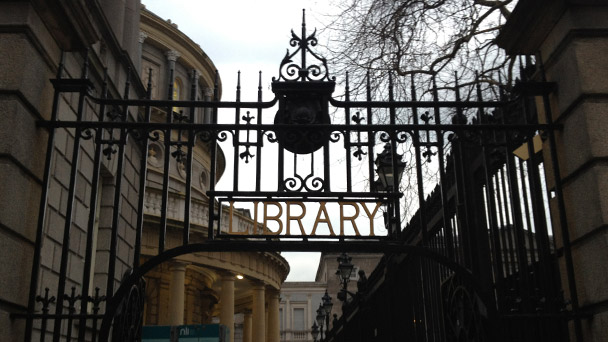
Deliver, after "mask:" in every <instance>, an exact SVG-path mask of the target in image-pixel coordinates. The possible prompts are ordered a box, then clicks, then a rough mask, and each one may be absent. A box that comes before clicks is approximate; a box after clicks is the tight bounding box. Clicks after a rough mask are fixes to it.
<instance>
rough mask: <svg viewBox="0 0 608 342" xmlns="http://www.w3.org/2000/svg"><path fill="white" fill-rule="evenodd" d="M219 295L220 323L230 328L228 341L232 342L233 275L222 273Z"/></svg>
mask: <svg viewBox="0 0 608 342" xmlns="http://www.w3.org/2000/svg"><path fill="white" fill-rule="evenodd" d="M220 296H221V297H220V324H223V325H225V326H227V327H228V329H230V342H234V275H232V274H224V275H222V291H221V293H220Z"/></svg>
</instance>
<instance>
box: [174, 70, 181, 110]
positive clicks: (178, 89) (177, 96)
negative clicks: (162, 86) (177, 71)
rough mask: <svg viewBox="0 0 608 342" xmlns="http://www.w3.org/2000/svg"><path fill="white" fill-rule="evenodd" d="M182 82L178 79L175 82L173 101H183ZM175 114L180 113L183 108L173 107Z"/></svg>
mask: <svg viewBox="0 0 608 342" xmlns="http://www.w3.org/2000/svg"><path fill="white" fill-rule="evenodd" d="M182 88H183V87H182V80H180V79H179V77H176V78H175V79H174V80H173V100H182ZM172 110H173V111H174V112H176V113H179V112H180V111H182V108H181V107H173V109H172Z"/></svg>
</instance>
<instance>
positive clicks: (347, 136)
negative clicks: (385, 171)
mask: <svg viewBox="0 0 608 342" xmlns="http://www.w3.org/2000/svg"><path fill="white" fill-rule="evenodd" d="M344 100H345V102H346V107H344V116H345V118H344V119H345V123H346V126H347V127H349V125H350V106H349V103H350V88H349V85H348V72H346V84H345V87H344ZM358 142H361V141H358ZM344 145H345V147H346V148H345V150H346V191H347V192H351V191H353V180H352V161H351V154H352V151H351V143H350V131H349V130H347V131H346V132H344ZM370 157H371V155H370ZM370 181H372V182H373V181H374V179H373V178H371V177H370Z"/></svg>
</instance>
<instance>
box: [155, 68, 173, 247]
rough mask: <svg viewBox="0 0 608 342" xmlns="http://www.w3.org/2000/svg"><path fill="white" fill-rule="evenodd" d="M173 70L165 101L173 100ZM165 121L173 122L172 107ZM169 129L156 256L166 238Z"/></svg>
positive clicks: (169, 156) (169, 158) (169, 164)
mask: <svg viewBox="0 0 608 342" xmlns="http://www.w3.org/2000/svg"><path fill="white" fill-rule="evenodd" d="M173 72H174V70H173V68H171V69H169V81H168V90H167V99H168V100H173ZM166 121H167V123H168V124H171V122H172V121H173V107H171V106H167V117H166ZM171 133H172V131H171V128H170V127H168V128H167V129H166V130H165V131H164V135H165V136H164V140H165V154H164V156H163V157H164V166H163V167H164V168H163V171H164V173H163V193H162V199H161V208H160V226H159V232H158V254H160V253H162V252H163V251H164V250H165V239H166V238H167V211H168V210H167V209H168V201H169V179H170V178H169V173H170V172H171Z"/></svg>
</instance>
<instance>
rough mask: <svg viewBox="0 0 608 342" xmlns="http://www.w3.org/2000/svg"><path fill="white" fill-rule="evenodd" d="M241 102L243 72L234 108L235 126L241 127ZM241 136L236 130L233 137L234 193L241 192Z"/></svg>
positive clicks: (237, 86) (237, 88)
mask: <svg viewBox="0 0 608 342" xmlns="http://www.w3.org/2000/svg"><path fill="white" fill-rule="evenodd" d="M239 102H241V72H240V71H239V72H238V76H237V83H236V103H237V105H236V107H235V108H234V124H235V126H237V127H238V126H239V125H240V122H241V118H240V116H241V107H240V106H239V104H238V103H239ZM240 135H241V130H240V129H238V128H237V129H236V132H234V135H233V141H232V146H233V147H234V157H233V158H234V159H233V163H234V165H233V167H234V169H233V175H234V177H232V191H239V177H238V175H239V148H240V146H239V144H240Z"/></svg>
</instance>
